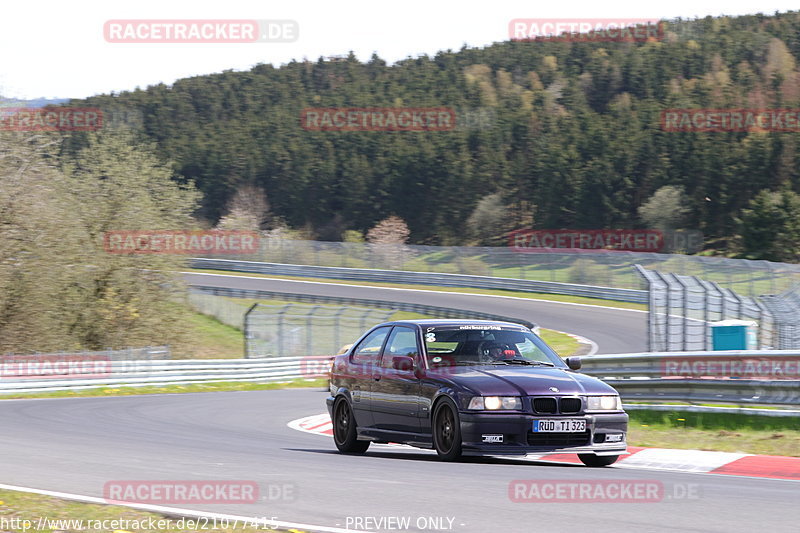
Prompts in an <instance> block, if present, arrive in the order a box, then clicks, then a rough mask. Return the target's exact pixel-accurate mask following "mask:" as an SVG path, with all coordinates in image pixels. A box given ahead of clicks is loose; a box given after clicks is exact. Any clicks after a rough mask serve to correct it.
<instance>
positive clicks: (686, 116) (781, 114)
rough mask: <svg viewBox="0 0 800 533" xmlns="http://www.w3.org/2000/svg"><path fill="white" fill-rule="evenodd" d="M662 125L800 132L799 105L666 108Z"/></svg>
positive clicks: (673, 129)
mask: <svg viewBox="0 0 800 533" xmlns="http://www.w3.org/2000/svg"><path fill="white" fill-rule="evenodd" d="M661 129H662V130H664V131H669V132H678V131H690V132H699V131H707V132H745V131H760V132H768V131H775V132H795V133H796V132H800V109H744V108H742V109H701V108H696V109H665V110H663V111H662V112H661Z"/></svg>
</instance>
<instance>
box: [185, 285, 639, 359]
mask: <svg viewBox="0 0 800 533" xmlns="http://www.w3.org/2000/svg"><path fill="white" fill-rule="evenodd" d="M184 280H186V282H187V283H188V284H190V285H205V286H213V287H227V288H236V289H261V290H265V291H282V292H292V293H300V294H319V295H325V296H343V297H349V298H370V299H376V300H393V301H397V302H405V303H421V304H428V305H437V306H440V307H452V308H456V309H468V310H474V311H482V312H485V313H494V314H498V315H503V316H511V317H517V318H522V319H525V320H530V321H531V322H535V323H536V324H538V325H540V326H542V327H543V328H548V329H555V330H559V331H567V332H569V333H575V334H577V335H581V336H583V337H587V338H589V339H591V340H593V341H594V342H596V343H597V344H598V346H599V352H598V353H638V352H643V351H646V350H647V314H646V313H644V312H642V311H633V310H625V309H611V308H606V307H600V306H587V305H576V304H564V303H556V302H547V301H542V300H534V299H528V298H513V297H512V298H509V297H502V296H485V295H477V294H461V293H454V292H435V291H430V290H414V289H389V288H381V287H371V286H363V285H347V284H338V283H319V282H311V281H290V280H280V279H271V278H254V277H253V278H251V277H243V276H229V275H225V274H201V273H190V272H187V273H184Z"/></svg>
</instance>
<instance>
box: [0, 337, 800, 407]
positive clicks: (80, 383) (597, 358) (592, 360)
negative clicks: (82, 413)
mask: <svg viewBox="0 0 800 533" xmlns="http://www.w3.org/2000/svg"><path fill="white" fill-rule="evenodd" d="M331 355H332V354H331ZM331 355H324V356H311V357H281V358H269V359H214V360H163V361H154V360H141V361H115V362H113V363H112V367H111V369H110V371H109V372H108V373H107V374H105V375H101V376H96V377H94V378H86V377H82V376H73V377H71V378H62V379H41V378H36V377H35V376H31V377H27V378H14V379H6V378H3V379H0V394H8V393H23V392H51V391H61V390H81V389H91V388H98V387H136V386H148V385H153V386H160V385H161V386H163V385H186V384H193V383H212V382H220V381H249V382H268V381H290V380H295V379H301V378H315V377H323V376H324V375H325V372H326V371H327V364H328V363H327V361H328V360H329V359H330V357H331ZM686 355H687V354H683V357H684V358H685V357H686ZM689 355H691V356H692V357H695V358H701V357H702V358H708V359H714V357H715V356H718V357H723V356H727V357H729V358H732V357H736V356H737V355H738V356H741V357H758V358H760V360H767V361H774V362H785V361H787V360H788V359H787V358H789V357H797V356H798V354H797V353H792V354H781V353H774V352H772V353H764V352H738V353H736V352H731V353H727V354H719V353H713V354H705V353H702V352H695V353H692V354H689ZM670 357H673V358H674V357H678V356H676V354H675V353H674V352H671V353H669V354H651V356H649V357H648V356H647V354H624V355H594V356H587V357H584V358H582V361H584V362H585V367H584V369H583V371H584V372H585V373H586V374H589V375H593V376H596V377H599V378H601V379H603V380H604V381H605V382H606V383H608V384H609V385H611V386H613V387H615V388H616V389H617V390H618V391H619V392H620V395H621V396H622V398H623V400H625V401H626V402H630V401H681V402H706V403H709V402H710V403H726V404H733V405H740V406H757V407H763V406H798V405H800V380H798V379H787V380H758V379H670V378H667V377H655V373H656V370H655V369H656V367H657V365H659V364H660V362H662V361H664V360H668V359H669V358H670ZM634 372H638V374H635V373H634ZM620 376H623V377H620ZM646 408H648V407H647V406H640V405H631V409H646ZM654 408H657V409H661V410H665V409H673V410H682V409H686V408H688V407H686V406H679V405H676V406H663V405H662V406H654ZM702 409H703V410H704V411H712V412H716V411H718V412H730V411H731V408H725V407H720V408H716V407H702ZM765 411H766V410H763V409H759V410H756V409H753V410H748V411H747V412H748V413H753V414H770V415H773V416H783V415H791V413H797V411H785V412H784V413H780V414H778V413H779V411H778V410H775V412H769V413H767V412H765Z"/></svg>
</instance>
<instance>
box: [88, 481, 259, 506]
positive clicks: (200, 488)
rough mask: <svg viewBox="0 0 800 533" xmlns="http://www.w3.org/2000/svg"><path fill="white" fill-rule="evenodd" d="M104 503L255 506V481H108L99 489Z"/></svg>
mask: <svg viewBox="0 0 800 533" xmlns="http://www.w3.org/2000/svg"><path fill="white" fill-rule="evenodd" d="M103 498H104V499H105V500H106V503H112V504H113V503H119V502H129V503H154V504H165V503H172V504H186V503H192V504H197V503H256V502H257V501H258V499H259V488H258V484H257V483H256V482H255V481H164V480H152V481H109V482H108V483H106V484H105V485H103Z"/></svg>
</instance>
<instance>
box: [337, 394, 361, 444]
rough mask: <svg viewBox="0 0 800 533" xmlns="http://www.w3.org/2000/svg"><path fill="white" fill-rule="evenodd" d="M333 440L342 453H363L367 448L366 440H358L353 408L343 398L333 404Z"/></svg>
mask: <svg viewBox="0 0 800 533" xmlns="http://www.w3.org/2000/svg"><path fill="white" fill-rule="evenodd" d="M333 442H334V443H335V444H336V447H337V448H338V449H339V451H340V452H342V453H364V452H366V451H367V448H369V441H368V440H358V432H357V431H356V420H355V418H354V417H353V410H352V409H351V408H350V404H349V403H347V400H346V399H344V398H339V399H338V400H337V401H336V403H335V404H334V405H333Z"/></svg>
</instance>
